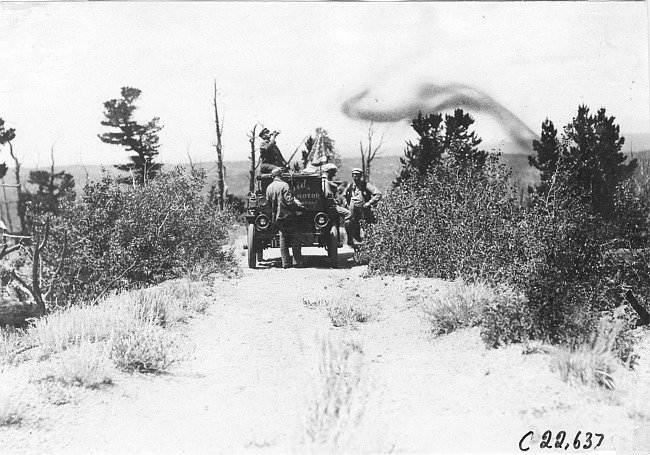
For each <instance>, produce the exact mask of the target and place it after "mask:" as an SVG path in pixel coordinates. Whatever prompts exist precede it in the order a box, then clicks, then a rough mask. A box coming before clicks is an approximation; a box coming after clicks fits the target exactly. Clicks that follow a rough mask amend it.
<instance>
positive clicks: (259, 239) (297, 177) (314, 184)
mask: <svg viewBox="0 0 650 455" xmlns="http://www.w3.org/2000/svg"><path fill="white" fill-rule="evenodd" d="M281 178H282V180H284V181H285V182H287V183H288V184H289V187H290V189H291V194H292V195H293V196H294V197H295V198H296V199H298V200H299V201H300V202H302V205H303V206H304V207H305V208H304V210H302V211H300V212H297V213H298V216H297V221H296V229H297V232H298V234H300V235H301V238H302V241H303V243H302V245H303V246H307V247H309V246H318V247H323V248H325V249H326V250H327V256H328V258H329V263H330V266H331V267H333V268H335V267H337V266H338V248H340V247H342V246H343V245H342V241H341V236H340V220H339V215H338V212H337V211H336V202H335V200H334V197H333V196H332V195H331V192H329V191H328V187H327V185H328V183H327V179H326V177H324V176H321V175H320V174H317V173H302V172H300V173H297V172H285V173H283V174H281ZM272 181H273V178H272V177H271V175H270V174H260V175H257V176H256V178H255V191H254V192H251V193H250V194H249V196H248V201H247V207H246V221H247V235H248V238H247V249H248V255H247V256H248V257H247V259H248V267H250V268H255V267H256V266H257V263H258V262H259V261H261V260H262V259H263V251H264V250H265V249H267V248H279V247H280V236H279V232H278V230H277V228H276V227H275V226H274V225H273V224H272V223H271V204H270V203H269V201H267V199H266V188H267V187H268V186H269V184H270V183H271V182H272Z"/></svg>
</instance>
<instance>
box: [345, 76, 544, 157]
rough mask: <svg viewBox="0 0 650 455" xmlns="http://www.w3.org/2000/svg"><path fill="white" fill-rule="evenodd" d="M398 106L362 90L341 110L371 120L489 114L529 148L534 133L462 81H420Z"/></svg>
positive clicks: (517, 142)
mask: <svg viewBox="0 0 650 455" xmlns="http://www.w3.org/2000/svg"><path fill="white" fill-rule="evenodd" d="M409 98H410V99H411V100H410V102H406V103H405V104H403V105H402V106H400V107H398V108H386V107H382V102H381V100H379V99H377V98H373V97H372V90H371V89H370V88H369V89H366V90H364V91H362V92H361V93H359V94H357V95H355V96H353V97H351V98H350V99H348V100H346V101H345V102H344V103H343V105H342V107H341V109H342V111H343V113H344V114H346V115H347V116H349V117H351V118H354V119H361V120H369V121H374V122H398V121H400V120H404V119H406V120H411V119H413V118H415V117H417V115H418V112H420V111H422V113H423V114H430V113H436V112H443V111H450V110H454V109H457V108H460V109H463V110H464V111H466V112H469V113H470V114H472V113H474V114H477V113H482V114H487V115H489V116H490V117H491V118H492V119H494V120H495V121H496V123H497V124H498V125H500V126H501V127H502V128H503V129H504V131H506V132H507V133H508V135H509V136H510V139H512V140H513V141H514V142H515V143H516V144H517V145H518V146H520V147H521V148H523V149H526V150H531V149H532V141H533V139H537V138H538V136H537V135H536V134H535V133H534V132H533V131H532V130H531V129H530V128H529V127H528V126H527V125H526V124H525V123H524V122H522V121H521V120H520V119H519V118H518V117H517V116H516V115H515V114H513V113H512V112H511V111H510V110H508V109H506V108H505V107H504V106H502V105H501V104H499V103H498V102H497V101H495V100H494V99H492V98H491V97H490V96H488V95H487V94H485V93H483V92H481V91H479V90H477V89H475V88H472V87H469V86H466V85H462V84H448V85H436V84H427V83H424V84H422V85H421V86H420V87H418V88H417V89H416V92H415V94H414V96H408V97H406V99H407V100H408V99H409Z"/></svg>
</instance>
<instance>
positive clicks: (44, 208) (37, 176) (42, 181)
mask: <svg viewBox="0 0 650 455" xmlns="http://www.w3.org/2000/svg"><path fill="white" fill-rule="evenodd" d="M27 182H28V183H31V184H32V185H36V186H37V190H36V192H35V193H32V192H27V193H26V197H27V200H28V201H30V202H31V210H32V212H34V213H52V214H58V212H59V204H60V202H61V201H62V200H63V199H64V198H69V199H70V200H74V198H75V193H74V191H73V188H74V177H73V176H72V175H71V174H68V173H67V172H65V171H61V172H56V173H55V172H53V170H52V171H31V172H30V173H29V178H28V179H27Z"/></svg>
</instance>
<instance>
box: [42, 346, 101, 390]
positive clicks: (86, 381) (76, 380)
mask: <svg viewBox="0 0 650 455" xmlns="http://www.w3.org/2000/svg"><path fill="white" fill-rule="evenodd" d="M113 373H114V367H113V365H112V364H111V362H110V360H109V358H108V348H107V346H106V344H105V343H88V342H86V343H82V344H81V345H79V346H76V347H74V348H72V349H68V350H67V351H66V352H65V353H63V354H61V355H60V356H59V357H58V358H56V359H55V360H53V361H51V362H49V363H48V364H47V365H45V366H43V367H42V368H41V371H40V374H39V376H40V377H39V378H38V380H39V381H53V382H57V383H60V384H62V385H65V386H78V387H85V388H88V389H97V388H99V387H101V386H103V385H108V384H112V383H113Z"/></svg>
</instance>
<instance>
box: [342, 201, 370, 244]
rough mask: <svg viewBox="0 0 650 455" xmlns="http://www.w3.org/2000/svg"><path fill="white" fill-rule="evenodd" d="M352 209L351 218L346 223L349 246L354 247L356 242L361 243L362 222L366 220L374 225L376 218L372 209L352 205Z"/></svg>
mask: <svg viewBox="0 0 650 455" xmlns="http://www.w3.org/2000/svg"><path fill="white" fill-rule="evenodd" d="M350 209H351V210H350V217H349V219H348V221H346V222H345V232H346V233H347V235H348V245H352V244H353V243H354V240H356V241H358V242H360V241H361V220H365V221H366V223H373V222H374V220H375V216H374V215H373V213H372V209H371V208H370V207H365V208H364V207H363V206H362V205H352V206H351V207H350Z"/></svg>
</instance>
